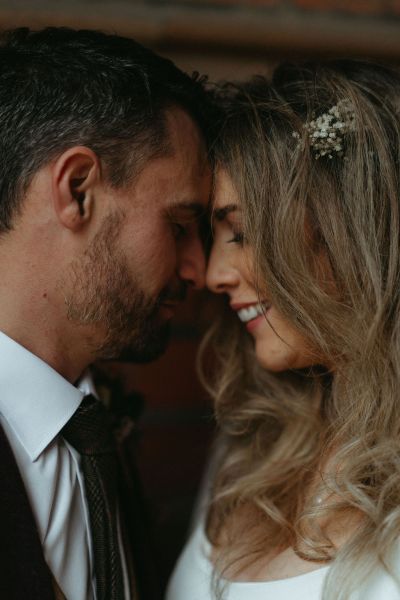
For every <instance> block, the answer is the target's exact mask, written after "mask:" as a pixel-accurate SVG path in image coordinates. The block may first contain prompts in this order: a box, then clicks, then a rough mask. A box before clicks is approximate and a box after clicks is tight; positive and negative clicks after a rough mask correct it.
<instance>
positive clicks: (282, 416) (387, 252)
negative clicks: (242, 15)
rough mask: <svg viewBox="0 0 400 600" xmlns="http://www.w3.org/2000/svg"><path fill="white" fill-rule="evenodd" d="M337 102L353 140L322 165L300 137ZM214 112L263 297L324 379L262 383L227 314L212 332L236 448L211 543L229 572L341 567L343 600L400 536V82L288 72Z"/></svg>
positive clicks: (380, 71) (241, 88) (227, 461)
mask: <svg viewBox="0 0 400 600" xmlns="http://www.w3.org/2000/svg"><path fill="white" fill-rule="evenodd" d="M342 101H345V102H346V106H348V105H350V106H351V110H352V112H353V113H354V130H352V131H349V132H347V133H346V134H345V135H344V142H343V155H340V154H339V153H335V152H334V153H333V154H332V158H329V157H328V156H323V157H319V158H317V157H316V152H315V149H314V148H313V147H312V145H311V144H310V138H309V131H308V129H307V127H305V125H306V124H307V123H310V122H311V121H312V120H313V119H315V118H317V117H318V116H321V115H323V114H324V113H327V112H328V111H329V110H330V109H331V108H332V107H333V106H335V105H337V104H338V103H340V102H342ZM219 104H220V106H221V107H222V115H223V117H222V119H221V121H220V123H219V126H220V129H219V135H218V139H217V141H216V143H215V147H214V155H215V162H216V165H217V167H218V168H222V169H224V170H225V171H226V172H227V173H228V175H229V176H230V178H231V179H232V181H233V184H234V187H235V189H236V191H237V192H238V195H239V198H240V202H241V206H242V211H243V213H242V216H243V219H244V233H245V243H246V244H249V245H250V246H251V248H252V250H253V252H254V257H255V258H254V263H255V274H254V275H255V285H256V289H257V290H258V293H259V297H260V299H263V298H265V297H268V298H270V299H271V300H272V302H273V303H274V304H275V305H276V306H277V307H278V308H279V310H280V312H281V313H282V314H283V315H284V317H285V318H286V319H287V321H288V322H290V323H291V324H292V325H294V326H295V327H296V328H297V329H298V330H299V331H300V332H301V333H302V334H303V335H304V336H305V337H306V338H307V339H308V340H309V341H310V344H311V345H312V347H313V348H315V350H316V354H317V355H318V356H323V357H324V360H323V361H322V362H323V363H324V365H325V367H326V366H327V365H328V366H329V368H324V367H313V368H310V369H309V370H304V371H297V372H295V371H291V372H285V373H281V374H273V373H269V372H267V371H266V370H263V369H262V368H261V367H260V366H259V365H258V364H257V361H256V359H255V355H254V350H253V344H252V341H251V339H250V338H249V336H248V334H247V333H246V332H245V331H244V330H243V327H242V326H241V325H240V323H239V322H238V319H237V317H232V316H231V314H229V311H228V310H226V311H225V312H226V314H224V315H223V317H222V318H221V320H220V322H219V323H218V324H217V325H216V326H214V327H213V329H212V331H210V332H209V335H208V336H207V338H206V340H205V342H204V348H203V350H204V349H205V348H209V347H210V346H211V347H212V352H213V356H214V357H215V360H216V365H217V368H216V369H215V370H214V371H213V373H214V375H213V376H212V377H211V378H210V373H209V372H208V373H207V376H206V377H205V378H204V381H205V383H206V385H207V387H208V389H209V390H210V391H211V393H212V395H213V397H214V399H215V406H216V415H217V419H218V422H219V426H220V430H221V436H222V438H223V439H224V442H225V445H224V448H225V451H224V454H223V458H222V461H221V464H220V468H219V471H218V474H217V476H216V480H215V485H214V495H213V500H212V504H211V510H210V516H209V520H208V526H207V530H208V535H209V537H210V538H211V541H212V542H213V543H214V544H215V545H216V546H217V547H218V548H219V549H220V550H221V552H220V553H219V554H220V556H221V557H222V558H221V559H220V561H219V562H220V563H221V564H220V565H219V567H218V572H219V573H221V572H222V573H223V572H224V570H223V569H224V566H225V567H226V566H227V565H232V564H233V563H235V561H238V563H239V562H241V561H243V559H244V557H247V559H248V561H249V562H251V561H252V560H256V558H257V557H258V556H261V555H267V554H268V553H269V552H271V551H274V549H276V548H287V547H293V548H295V550H296V551H297V552H298V554H299V555H300V556H301V557H303V558H306V559H309V560H312V561H316V562H319V561H321V562H325V561H330V560H332V559H333V558H334V559H335V560H334V562H333V563H332V568H331V569H330V571H329V575H328V577H327V579H326V584H325V588H324V595H323V598H324V599H325V600H345V599H346V600H347V599H348V598H349V597H350V594H351V592H352V591H354V590H357V589H359V588H360V586H361V584H362V583H363V582H364V580H365V579H366V578H367V577H368V576H369V575H370V574H371V572H373V570H374V569H375V568H376V567H378V566H381V567H382V565H383V567H385V568H387V569H389V570H390V568H391V566H390V565H391V563H390V560H391V552H392V551H393V548H394V545H395V544H396V543H397V542H398V540H399V536H400V239H399V238H400V235H399V234H400V210H399V208H400V74H399V73H398V72H397V71H396V70H395V69H394V68H391V67H389V66H385V65H378V64H374V63H368V62H365V61H352V60H347V61H344V60H343V61H334V62H325V63H318V64H316V63H307V64H301V65H289V64H288V65H282V66H280V67H279V68H278V69H277V70H276V71H275V73H274V75H273V78H272V82H267V81H266V80H265V79H263V78H255V79H254V80H252V81H251V82H249V83H246V84H241V85H227V86H225V87H224V88H222V90H220V93H219ZM293 134H294V135H293ZM321 255H323V256H324V257H325V260H326V261H327V263H328V265H329V269H325V275H326V277H327V281H324V280H323V276H321V269H320V268H319V266H318V265H319V264H320V262H319V260H318V257H320V256H321ZM328 272H329V276H328V275H327V273H328ZM332 279H333V283H334V289H335V293H332ZM230 312H231V311H230ZM277 333H279V332H277ZM326 464H329V469H326V468H325V467H326ZM318 472H320V473H321V480H320V481H321V483H320V484H319V485H318V489H314V487H313V486H314V485H315V474H316V473H318ZM327 494H328V495H329V496H330V499H331V500H330V501H329V502H325V503H322V505H321V504H318V502H317V497H318V496H320V495H322V496H325V497H326V495H327ZM249 507H250V509H251V510H250V514H251V515H252V518H251V519H248V520H246V519H245V520H244V521H243V519H240V520H239V521H238V523H240V525H238V527H236V528H235V526H234V525H233V529H230V531H231V535H230V536H229V537H228V538H226V537H223V536H222V537H221V532H222V531H224V527H223V526H224V524H226V522H227V520H229V518H230V515H236V514H238V513H240V512H241V511H242V510H244V511H246V509H247V508H249ZM349 511H350V512H351V511H355V512H356V513H357V514H358V515H361V517H362V518H361V519H360V520H359V524H358V526H357V528H356V530H355V531H354V534H353V535H352V536H351V539H350V541H348V542H346V543H345V544H344V545H342V546H341V547H340V548H339V549H337V548H335V545H334V544H333V542H332V540H331V539H330V538H329V535H328V533H327V530H326V529H325V528H324V527H321V526H320V523H321V519H326V521H325V522H332V521H334V520H335V519H336V518H337V517H339V516H341V515H345V514H348V512H349ZM244 514H246V512H244ZM232 522H233V524H234V523H235V519H234V518H233V519H232ZM243 523H244V524H243ZM242 529H243V530H242ZM393 575H394V576H396V574H395V573H393Z"/></svg>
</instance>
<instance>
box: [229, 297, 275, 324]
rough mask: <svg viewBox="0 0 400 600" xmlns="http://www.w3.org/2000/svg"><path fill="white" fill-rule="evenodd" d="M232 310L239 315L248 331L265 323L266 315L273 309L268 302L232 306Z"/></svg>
mask: <svg viewBox="0 0 400 600" xmlns="http://www.w3.org/2000/svg"><path fill="white" fill-rule="evenodd" d="M231 308H232V309H233V310H234V311H235V312H236V313H237V315H238V317H239V319H240V320H241V321H242V323H244V324H245V326H246V329H247V330H248V331H251V330H253V329H254V328H255V327H257V326H258V325H260V323H262V322H263V321H265V314H266V312H267V311H268V310H269V309H270V308H271V305H270V304H269V303H267V302H266V301H263V302H251V303H250V302H248V303H246V304H234V303H233V304H231Z"/></svg>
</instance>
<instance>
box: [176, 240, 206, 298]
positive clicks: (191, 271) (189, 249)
mask: <svg viewBox="0 0 400 600" xmlns="http://www.w3.org/2000/svg"><path fill="white" fill-rule="evenodd" d="M178 275H179V277H180V278H181V279H182V280H183V281H185V282H186V283H187V284H188V285H189V286H190V287H192V288H194V289H196V290H201V289H203V288H204V286H205V283H206V257H205V253H204V248H203V243H202V241H201V239H200V237H197V236H196V237H194V238H193V239H191V240H190V241H189V240H188V241H186V244H185V247H184V248H182V250H181V252H180V256H179V266H178Z"/></svg>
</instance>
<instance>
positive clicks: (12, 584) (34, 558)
mask: <svg viewBox="0 0 400 600" xmlns="http://www.w3.org/2000/svg"><path fill="white" fill-rule="evenodd" d="M0 570H1V577H0V598H7V600H21V599H22V598H30V600H55V597H54V592H53V584H52V576H51V573H50V570H49V568H48V566H47V564H46V562H45V560H44V557H43V551H42V545H41V542H40V539H39V534H38V531H37V528H36V523H35V519H34V516H33V513H32V509H31V506H30V504H29V500H28V497H27V494H26V491H25V487H24V484H23V481H22V478H21V475H20V473H19V470H18V466H17V463H16V461H15V458H14V455H13V452H12V450H11V448H10V445H9V443H8V440H7V437H6V435H5V433H4V430H3V428H2V427H1V425H0Z"/></svg>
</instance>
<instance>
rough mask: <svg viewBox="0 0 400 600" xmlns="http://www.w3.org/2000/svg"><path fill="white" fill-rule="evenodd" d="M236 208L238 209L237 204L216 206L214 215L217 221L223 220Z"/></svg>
mask: <svg viewBox="0 0 400 600" xmlns="http://www.w3.org/2000/svg"><path fill="white" fill-rule="evenodd" d="M235 210H238V205H237V204H226V206H223V207H222V208H216V209H215V210H214V211H213V213H212V215H213V217H214V219H216V220H217V221H223V220H224V219H225V217H226V216H227V215H228V214H229V213H231V212H234V211H235Z"/></svg>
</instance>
